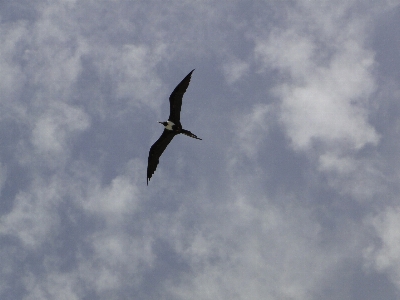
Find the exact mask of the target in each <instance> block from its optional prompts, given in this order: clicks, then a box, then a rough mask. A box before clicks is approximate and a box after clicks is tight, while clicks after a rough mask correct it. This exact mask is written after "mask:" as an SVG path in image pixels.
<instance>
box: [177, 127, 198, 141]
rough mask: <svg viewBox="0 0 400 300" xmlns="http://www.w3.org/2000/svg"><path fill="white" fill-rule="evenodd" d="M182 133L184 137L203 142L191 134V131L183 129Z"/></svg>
mask: <svg viewBox="0 0 400 300" xmlns="http://www.w3.org/2000/svg"><path fill="white" fill-rule="evenodd" d="M181 133H183V134H184V135H187V136H190V137H191V138H194V139H198V140H201V138H199V137H197V135H195V134H193V133H191V132H190V131H189V130H186V129H182V130H181Z"/></svg>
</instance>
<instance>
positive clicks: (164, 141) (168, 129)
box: [147, 69, 201, 185]
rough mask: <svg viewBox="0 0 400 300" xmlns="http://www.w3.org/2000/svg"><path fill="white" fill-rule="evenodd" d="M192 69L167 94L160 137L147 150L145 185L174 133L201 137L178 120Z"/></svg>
mask: <svg viewBox="0 0 400 300" xmlns="http://www.w3.org/2000/svg"><path fill="white" fill-rule="evenodd" d="M193 71H194V69H193V70H192V71H191V72H190V73H189V74H188V75H187V76H186V77H185V78H183V80H182V81H181V82H180V83H179V84H178V85H177V86H176V88H175V89H174V91H173V92H172V93H171V95H170V96H169V104H170V112H169V118H168V121H167V122H159V123H161V124H163V125H164V127H165V129H164V131H163V133H162V134H161V136H160V138H159V139H158V140H157V141H156V142H155V143H154V144H153V146H151V148H150V151H149V159H148V164H147V185H148V184H149V180H150V178H151V176H152V175H153V174H154V172H155V171H156V169H157V165H158V163H159V159H160V156H161V154H163V152H164V150H165V149H166V148H167V146H168V144H169V143H170V142H171V141H172V139H173V138H174V136H175V135H177V134H180V133H182V134H185V135H187V136H190V137H192V138H195V139H198V140H201V138H198V137H197V136H196V135H195V134H193V133H191V132H190V131H188V130H185V129H183V128H182V125H181V122H180V119H181V116H180V115H181V107H182V98H183V94H185V92H186V90H187V88H188V86H189V83H190V78H191V76H192V73H193Z"/></svg>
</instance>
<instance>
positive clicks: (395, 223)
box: [364, 207, 400, 289]
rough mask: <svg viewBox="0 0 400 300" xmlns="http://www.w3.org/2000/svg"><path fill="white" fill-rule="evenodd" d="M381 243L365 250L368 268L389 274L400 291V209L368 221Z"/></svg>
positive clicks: (390, 209) (396, 208)
mask: <svg viewBox="0 0 400 300" xmlns="http://www.w3.org/2000/svg"><path fill="white" fill-rule="evenodd" d="M365 223H366V225H367V226H370V227H372V228H373V229H374V232H375V233H376V235H377V238H379V241H377V242H375V243H371V244H370V245H369V246H368V247H367V248H365V250H364V257H365V262H366V266H367V267H369V268H375V269H376V270H377V271H379V272H385V273H388V274H389V276H390V278H391V280H392V282H393V283H394V284H395V285H396V286H397V288H398V289H400V209H399V207H394V208H392V207H389V208H387V209H386V210H385V211H383V212H382V213H380V214H379V215H377V216H375V217H372V218H369V219H367V220H366V222H365Z"/></svg>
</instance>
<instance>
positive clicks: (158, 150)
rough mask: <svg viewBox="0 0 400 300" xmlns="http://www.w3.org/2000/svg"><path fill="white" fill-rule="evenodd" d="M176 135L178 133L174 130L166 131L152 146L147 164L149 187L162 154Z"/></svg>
mask: <svg viewBox="0 0 400 300" xmlns="http://www.w3.org/2000/svg"><path fill="white" fill-rule="evenodd" d="M175 135H176V133H175V132H173V131H172V130H167V129H164V132H163V133H162V134H161V136H160V138H159V139H158V140H157V141H156V142H155V143H154V144H153V146H151V148H150V151H149V160H148V164H147V185H148V184H149V180H150V178H151V176H152V175H153V174H154V172H155V171H156V169H157V165H158V162H159V158H160V156H161V154H163V152H164V150H165V149H166V148H167V146H168V144H169V143H170V142H171V141H172V139H173V138H174V136H175Z"/></svg>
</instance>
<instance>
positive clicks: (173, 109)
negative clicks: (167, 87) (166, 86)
mask: <svg viewBox="0 0 400 300" xmlns="http://www.w3.org/2000/svg"><path fill="white" fill-rule="evenodd" d="M193 71H194V69H193V70H192V71H191V72H190V73H189V74H187V75H186V77H185V78H183V80H182V81H181V82H180V83H179V84H178V85H177V86H176V88H175V89H174V91H173V92H172V93H171V95H170V96H169V104H170V107H169V109H170V110H169V118H168V120H170V121H172V122H174V123H175V124H180V119H181V107H182V98H183V94H184V93H185V92H186V90H187V88H188V86H189V83H190V78H191V76H192V73H193Z"/></svg>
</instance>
